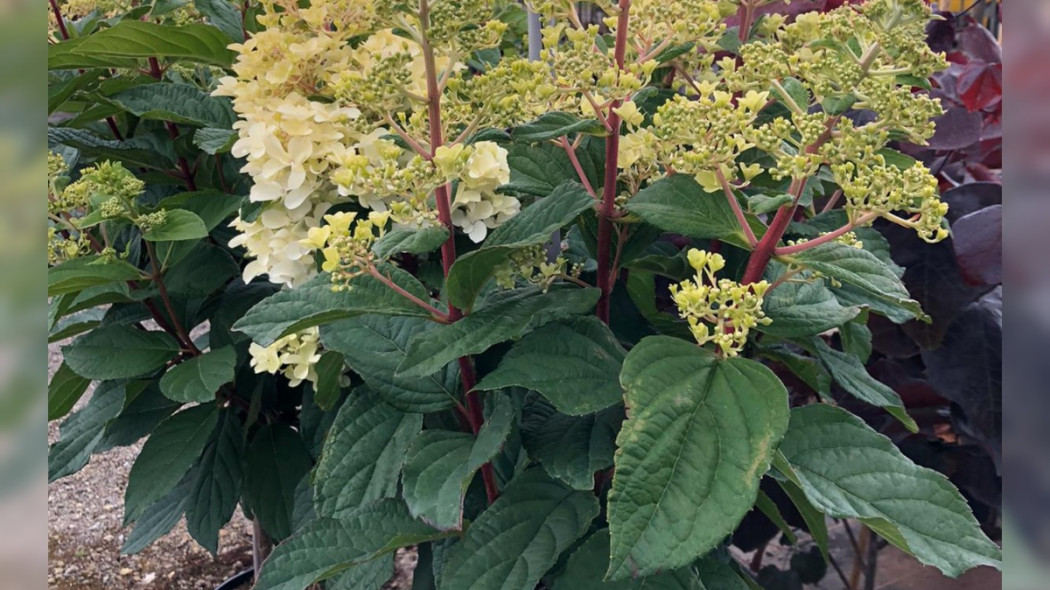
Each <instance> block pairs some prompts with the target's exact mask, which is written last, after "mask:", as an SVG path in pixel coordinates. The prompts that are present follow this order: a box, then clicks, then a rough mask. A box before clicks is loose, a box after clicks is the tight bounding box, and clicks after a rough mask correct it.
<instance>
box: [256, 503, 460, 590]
mask: <svg viewBox="0 0 1050 590" xmlns="http://www.w3.org/2000/svg"><path fill="white" fill-rule="evenodd" d="M443 536H444V534H443V533H440V532H438V531H435V530H434V529H433V528H431V527H430V526H428V525H426V524H424V523H422V522H420V521H418V520H416V519H414V518H412V515H411V514H409V513H408V508H407V507H406V506H405V503H404V502H402V501H400V500H394V499H392V498H387V499H384V500H379V501H377V502H374V503H372V504H367V505H365V506H362V507H361V508H358V509H357V510H354V511H353V512H351V513H349V514H347V515H346V516H345V517H344V518H341V519H339V520H335V519H331V518H320V519H317V520H315V521H313V522H311V523H310V524H308V525H306V526H305V527H303V529H302V530H301V531H299V532H298V533H296V535H295V536H294V537H292V538H291V539H288V540H287V541H285V542H284V543H281V544H280V545H278V546H277V548H276V549H275V550H274V552H273V553H272V554H271V555H270V558H269V559H267V560H266V565H265V567H263V570H262V575H261V576H260V578H259V581H258V583H257V584H256V585H255V587H254V590H303V589H304V588H306V587H307V586H309V585H310V584H314V583H316V582H320V581H322V580H325V579H328V578H331V577H333V576H335V575H336V574H339V573H341V572H343V571H346V570H347V569H348V568H350V567H353V566H355V565H359V564H363V563H365V562H368V561H370V560H372V559H375V558H377V557H380V556H382V555H385V554H387V553H391V552H392V551H394V550H395V549H397V548H399V547H406V546H408V545H416V544H419V543H423V542H426V541H430V540H433V539H437V538H441V537H443Z"/></svg>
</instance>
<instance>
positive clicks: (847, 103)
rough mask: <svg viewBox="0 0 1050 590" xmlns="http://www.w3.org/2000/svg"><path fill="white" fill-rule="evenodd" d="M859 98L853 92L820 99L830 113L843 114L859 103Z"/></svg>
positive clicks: (822, 105) (825, 110)
mask: <svg viewBox="0 0 1050 590" xmlns="http://www.w3.org/2000/svg"><path fill="white" fill-rule="evenodd" d="M857 100H858V99H857V96H856V95H855V94H853V93H852V92H851V93H849V94H839V95H833V96H828V97H825V98H824V100H822V101H820V106H821V107H823V108H824V112H825V113H827V114H829V115H841V114H842V113H845V112H846V111H848V110H850V108H852V107H853V105H854V104H856V103H857Z"/></svg>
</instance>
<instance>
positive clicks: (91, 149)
mask: <svg viewBox="0 0 1050 590" xmlns="http://www.w3.org/2000/svg"><path fill="white" fill-rule="evenodd" d="M50 47H55V46H54V45H51V46H50ZM47 141H48V144H52V143H54V144H61V145H65V146H69V147H71V148H75V149H77V150H80V151H81V152H83V153H84V154H85V155H92V156H96V157H99V158H105V159H108V160H119V161H121V162H124V163H125V164H131V165H135V166H139V167H142V168H150V169H154V170H167V169H169V168H171V167H172V166H173V165H174V161H175V151H174V148H173V147H172V144H170V143H167V144H165V143H160V142H159V141H157V139H156V138H155V136H152V135H141V136H137V137H130V138H126V139H125V140H124V141H116V140H111V139H103V138H102V137H100V136H98V135H96V134H95V133H93V132H91V131H88V130H87V129H73V128H71V127H48V128H47Z"/></svg>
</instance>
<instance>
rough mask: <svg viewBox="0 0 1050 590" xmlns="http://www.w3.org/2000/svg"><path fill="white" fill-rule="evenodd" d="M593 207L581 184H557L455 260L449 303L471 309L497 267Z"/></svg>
mask: <svg viewBox="0 0 1050 590" xmlns="http://www.w3.org/2000/svg"><path fill="white" fill-rule="evenodd" d="M592 206H594V199H592V198H591V196H590V195H589V194H588V193H587V191H586V190H584V188H583V186H582V185H580V184H579V183H576V182H571V181H569V182H564V183H562V184H560V185H558V186H557V188H555V189H554V191H553V192H551V194H550V195H549V196H547V197H545V198H542V199H538V200H537V201H536V202H535V203H533V204H532V205H530V206H528V207H526V208H525V209H523V210H522V212H521V213H519V214H517V215H515V216H514V217H512V218H511V219H510V220H509V221H507V222H506V223H504V224H503V225H501V226H499V227H498V228H496V229H495V230H494V231H493V232H492V234H490V235H489V237H488V238H487V239H486V240H485V242H484V244H483V245H482V247H481V248H480V249H478V250H475V251H474V252H470V253H469V254H467V255H465V256H462V257H460V258H459V259H458V260H456V262H455V264H453V265H452V268H451V269H450V270H449V275H448V280H447V282H446V291H447V296H448V300H449V302H450V303H451V304H452V305H455V306H456V307H459V308H462V309H469V308H470V307H471V306H472V305H473V304H474V299H475V298H476V297H477V295H478V293H479V292H480V291H481V289H482V287H484V286H485V284H486V283H487V282H488V280H489V279H490V278H492V275H493V273H494V272H495V270H496V267H498V266H499V265H501V264H503V263H504V262H506V261H507V260H509V259H510V255H511V254H513V253H514V252H516V251H518V250H520V249H521V248H524V247H526V246H535V245H538V244H543V243H544V242H547V241H548V240H550V237H551V234H552V233H553V232H554V231H555V230H557V229H559V228H561V227H563V226H565V225H568V224H569V223H571V222H572V221H573V220H574V219H576V216H578V215H579V214H580V213H582V212H583V211H586V210H587V209H588V208H590V207H592Z"/></svg>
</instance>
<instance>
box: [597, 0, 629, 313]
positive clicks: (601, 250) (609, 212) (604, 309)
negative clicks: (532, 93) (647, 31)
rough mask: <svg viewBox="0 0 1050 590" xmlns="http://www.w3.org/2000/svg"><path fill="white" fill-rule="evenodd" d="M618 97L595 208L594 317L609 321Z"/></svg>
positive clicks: (619, 54)
mask: <svg viewBox="0 0 1050 590" xmlns="http://www.w3.org/2000/svg"><path fill="white" fill-rule="evenodd" d="M630 7H631V0H620V14H619V16H618V17H617V22H616V46H615V49H614V53H613V56H614V58H615V60H616V67H617V68H619V69H620V70H623V64H624V58H625V56H626V54H627V22H628V13H629V11H630ZM621 102H622V101H620V100H616V101H613V103H612V104H611V105H610V106H609V118H608V123H609V128H610V130H609V137H608V138H607V139H606V140H605V180H604V182H605V184H604V186H603V187H602V202H601V206H600V208H599V210H598V281H597V283H598V288H599V289H601V296H600V297H599V298H598V308H597V310H596V314H597V315H598V318H599V319H600V320H602V321H603V322H605V323H606V324H608V323H609V301H610V297H611V295H612V289H613V284H614V279H615V277H613V273H614V272H615V269H613V268H610V265H611V263H612V260H611V258H610V256H609V250H610V248H611V242H612V217H613V213H614V212H615V209H616V179H617V171H618V163H619V161H618V160H619V153H620V125H621V120H620V115H618V114H616V109H617V108H618V107H619V106H620V104H621Z"/></svg>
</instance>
